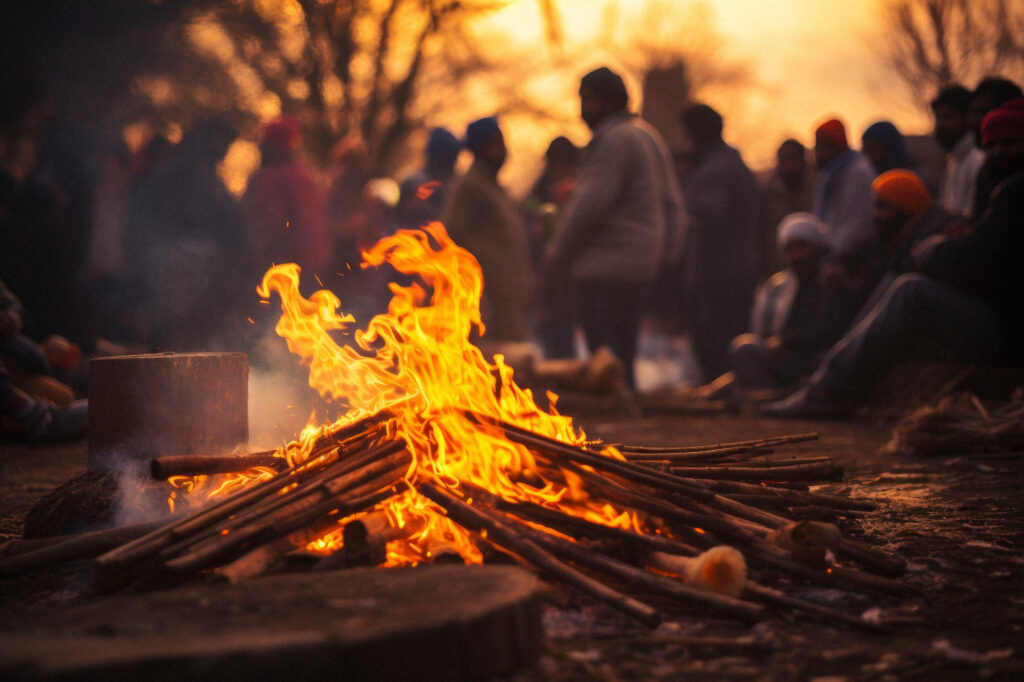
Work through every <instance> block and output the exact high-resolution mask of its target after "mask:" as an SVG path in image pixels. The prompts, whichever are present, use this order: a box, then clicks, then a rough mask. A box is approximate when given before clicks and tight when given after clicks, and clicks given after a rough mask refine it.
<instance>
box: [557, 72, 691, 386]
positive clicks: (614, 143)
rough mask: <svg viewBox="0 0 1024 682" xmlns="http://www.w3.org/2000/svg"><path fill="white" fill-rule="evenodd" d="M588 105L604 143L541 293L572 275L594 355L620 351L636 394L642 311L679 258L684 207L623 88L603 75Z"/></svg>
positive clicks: (586, 92) (560, 228) (569, 211)
mask: <svg viewBox="0 0 1024 682" xmlns="http://www.w3.org/2000/svg"><path fill="white" fill-rule="evenodd" d="M579 95H580V115H581V117H582V118H583V121H584V122H585V123H586V124H587V126H588V127H589V128H590V129H591V130H592V131H593V133H594V136H593V139H592V140H591V141H590V144H589V145H588V146H587V148H586V150H585V152H584V156H583V160H582V163H581V167H580V170H579V176H578V178H577V182H576V186H575V188H574V189H573V192H572V194H571V195H570V196H569V200H568V202H567V204H566V206H565V208H564V209H563V211H562V213H561V215H560V216H559V219H558V223H557V225H556V227H555V231H554V236H553V237H552V240H551V243H550V244H549V245H548V248H547V250H546V253H545V260H544V264H543V272H544V273H545V277H544V281H545V286H544V287H542V289H541V291H546V290H547V289H548V287H550V286H552V284H551V282H557V281H559V280H558V277H559V275H560V274H561V273H567V274H568V277H569V279H570V281H571V283H572V286H573V288H574V290H575V292H576V297H575V300H576V305H577V306H578V312H579V320H580V324H581V326H582V327H583V331H584V334H585V335H586V339H587V346H588V347H589V348H590V350H591V351H595V350H597V349H598V348H599V347H601V346H607V347H608V348H610V349H611V350H612V352H614V353H615V355H616V356H617V357H618V358H619V359H620V360H622V362H623V365H624V366H625V370H626V381H627V383H628V385H629V387H630V388H632V387H633V360H634V359H635V357H636V346H637V331H638V329H637V328H638V326H639V320H640V314H641V310H642V305H643V303H644V302H645V299H646V296H647V293H648V290H649V288H650V286H651V284H652V283H653V282H654V280H655V278H656V277H657V275H658V271H659V268H660V267H662V266H663V265H664V264H665V263H666V262H668V261H670V260H672V259H673V258H676V257H678V253H679V246H680V245H681V239H680V233H681V231H682V226H683V224H684V221H685V218H684V214H683V208H682V199H681V198H680V195H679V191H678V188H677V187H676V184H675V178H674V177H673V172H672V162H671V160H670V157H669V153H668V149H667V148H666V146H665V143H664V141H663V140H662V139H661V136H660V135H659V134H658V133H657V131H655V130H654V128H652V127H651V126H650V125H648V124H646V123H645V122H643V121H642V120H641V119H639V118H638V117H637V116H635V115H633V114H632V113H630V112H629V110H628V106H629V95H628V93H627V92H626V86H625V84H624V83H623V81H622V78H621V77H620V76H619V75H618V74H616V73H615V72H613V71H612V70H611V69H609V68H607V67H601V68H599V69H596V70H594V71H591V72H590V73H588V74H587V75H586V76H584V77H583V78H582V80H581V81H580V90H579Z"/></svg>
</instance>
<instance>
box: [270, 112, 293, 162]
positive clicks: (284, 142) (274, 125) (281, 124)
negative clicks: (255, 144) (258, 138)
mask: <svg viewBox="0 0 1024 682" xmlns="http://www.w3.org/2000/svg"><path fill="white" fill-rule="evenodd" d="M300 138H301V133H300V129H299V122H298V121H297V120H296V119H295V118H293V117H291V116H278V117H277V118H273V119H271V120H270V121H268V122H267V123H266V125H264V126H263V144H265V145H267V146H268V147H271V148H273V149H274V151H277V152H280V153H282V154H288V153H291V152H294V151H296V150H297V149H298V148H299V144H300V141H301V140H300Z"/></svg>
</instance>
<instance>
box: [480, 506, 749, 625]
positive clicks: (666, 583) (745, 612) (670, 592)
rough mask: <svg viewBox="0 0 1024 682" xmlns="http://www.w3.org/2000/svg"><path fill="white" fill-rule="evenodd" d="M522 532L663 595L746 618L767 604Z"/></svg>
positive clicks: (578, 561) (538, 533)
mask: <svg viewBox="0 0 1024 682" xmlns="http://www.w3.org/2000/svg"><path fill="white" fill-rule="evenodd" d="M477 511H478V512H479V513H480V514H481V515H485V516H486V515H487V512H486V511H484V510H481V509H477ZM520 533H521V534H523V535H527V536H529V537H530V538H531V539H532V540H533V541H534V542H535V543H537V544H538V545H540V546H541V547H543V548H545V549H547V550H548V551H549V552H551V553H552V554H554V555H556V556H560V557H562V558H563V559H565V560H568V561H571V562H573V563H575V564H579V565H581V566H586V567H588V568H591V569H593V570H595V571H599V572H601V573H604V574H605V575H609V576H612V577H614V578H616V579H618V580H621V581H624V582H626V583H628V584H631V585H635V586H637V587H639V588H643V589H646V590H651V591H653V592H655V593H657V594H659V595H661V596H663V597H669V598H672V599H675V600H679V601H685V602H687V603H691V604H692V603H696V604H699V605H701V606H706V607H712V608H714V609H715V610H717V611H721V612H724V613H728V614H730V615H733V616H738V617H740V618H745V619H756V618H759V617H760V616H761V615H762V613H763V611H764V607H762V606H760V605H758V604H752V603H750V602H746V601H743V600H741V599H735V598H733V597H728V596H726V595H722V594H717V593H715V592H708V591H706V590H701V589H698V588H695V587H692V586H690V585H687V584H686V583H682V582H680V581H678V580H674V579H672V578H668V577H665V576H661V575H657V574H654V573H651V572H650V571H647V570H645V569H643V568H637V567H636V566H630V565H629V564H626V563H623V562H621V561H618V560H616V559H612V558H611V557H608V556H605V555H603V554H600V553H598V552H594V551H591V550H588V549H587V548H586V547H583V546H582V545H579V544H577V543H575V542H571V541H569V540H564V539H562V538H559V537H555V536H554V535H550V534H548V533H544V532H542V531H538V530H534V529H532V528H529V527H526V528H523V529H521V530H520Z"/></svg>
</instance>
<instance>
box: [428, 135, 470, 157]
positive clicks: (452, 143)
mask: <svg viewBox="0 0 1024 682" xmlns="http://www.w3.org/2000/svg"><path fill="white" fill-rule="evenodd" d="M461 150H462V143H461V142H459V138H457V137H455V135H453V134H452V133H451V132H450V131H449V130H448V129H447V128H441V127H437V128H434V129H433V130H431V131H430V139H428V140H427V158H428V159H431V160H434V161H449V162H450V161H454V160H455V158H456V157H458V155H459V151H461Z"/></svg>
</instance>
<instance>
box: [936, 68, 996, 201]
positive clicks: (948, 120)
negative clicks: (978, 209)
mask: <svg viewBox="0 0 1024 682" xmlns="http://www.w3.org/2000/svg"><path fill="white" fill-rule="evenodd" d="M970 103H971V92H970V91H969V90H968V89H967V88H965V87H964V86H962V85H958V84H954V85H949V86H947V87H945V88H943V89H942V90H941V91H939V94H938V95H937V96H936V97H935V99H933V100H932V102H931V105H932V113H933V114H934V115H935V139H936V140H938V141H939V145H940V146H941V147H942V149H943V150H944V151H945V152H946V173H945V177H944V178H943V181H942V189H941V190H940V192H939V203H940V204H942V207H943V208H945V209H946V210H947V211H949V212H950V213H952V214H954V215H962V216H967V215H970V213H971V209H972V207H973V205H974V195H975V183H976V181H977V178H978V170H979V169H980V168H981V164H982V162H983V161H984V160H985V155H984V154H983V153H982V152H981V150H980V149H979V148H978V146H977V145H976V144H975V140H974V135H973V134H972V133H971V130H970V127H969V126H968V123H967V108H968V106H969V105H970Z"/></svg>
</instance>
